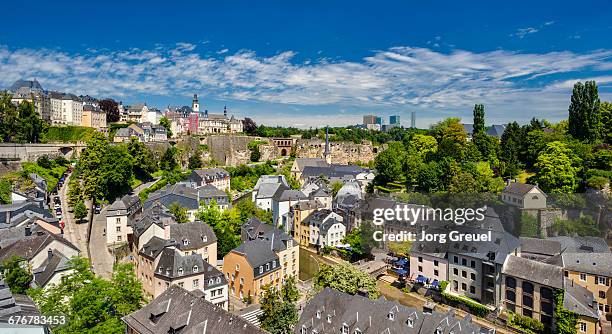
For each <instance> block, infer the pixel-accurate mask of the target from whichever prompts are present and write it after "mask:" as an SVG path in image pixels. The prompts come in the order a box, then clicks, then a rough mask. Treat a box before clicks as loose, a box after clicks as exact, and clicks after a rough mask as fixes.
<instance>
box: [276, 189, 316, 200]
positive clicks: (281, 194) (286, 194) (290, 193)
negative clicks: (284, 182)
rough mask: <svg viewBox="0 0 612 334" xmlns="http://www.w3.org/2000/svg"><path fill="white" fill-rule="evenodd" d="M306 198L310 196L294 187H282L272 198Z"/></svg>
mask: <svg viewBox="0 0 612 334" xmlns="http://www.w3.org/2000/svg"><path fill="white" fill-rule="evenodd" d="M306 198H308V196H306V195H305V194H304V193H303V192H301V191H300V190H293V189H280V190H279V191H276V192H275V193H274V195H273V196H272V199H274V200H275V201H277V202H286V201H298V200H303V199H306Z"/></svg>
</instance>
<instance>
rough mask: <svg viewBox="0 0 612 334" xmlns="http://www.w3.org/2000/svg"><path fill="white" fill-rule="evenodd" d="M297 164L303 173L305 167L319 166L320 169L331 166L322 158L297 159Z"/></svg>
mask: <svg viewBox="0 0 612 334" xmlns="http://www.w3.org/2000/svg"><path fill="white" fill-rule="evenodd" d="M295 163H296V165H297V168H298V169H299V170H301V171H303V170H304V168H305V167H309V166H318V167H325V166H329V164H328V163H327V162H326V161H325V159H322V158H296V159H295Z"/></svg>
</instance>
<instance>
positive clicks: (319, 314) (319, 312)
mask: <svg viewBox="0 0 612 334" xmlns="http://www.w3.org/2000/svg"><path fill="white" fill-rule="evenodd" d="M317 319H321V311H317Z"/></svg>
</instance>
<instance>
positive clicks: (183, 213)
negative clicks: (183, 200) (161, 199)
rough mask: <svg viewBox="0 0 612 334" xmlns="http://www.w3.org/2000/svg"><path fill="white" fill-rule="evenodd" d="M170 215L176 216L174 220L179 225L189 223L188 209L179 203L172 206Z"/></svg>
mask: <svg viewBox="0 0 612 334" xmlns="http://www.w3.org/2000/svg"><path fill="white" fill-rule="evenodd" d="M169 210H170V213H171V214H172V215H174V220H176V222H177V223H179V224H182V223H186V222H188V221H189V217H188V216H187V209H185V208H184V207H182V206H181V205H180V204H178V202H174V203H172V204H170V208H169Z"/></svg>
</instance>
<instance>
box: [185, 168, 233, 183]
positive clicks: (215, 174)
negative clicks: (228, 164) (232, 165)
mask: <svg viewBox="0 0 612 334" xmlns="http://www.w3.org/2000/svg"><path fill="white" fill-rule="evenodd" d="M229 176H230V174H229V172H228V171H226V170H225V169H223V168H205V169H196V170H194V171H193V172H191V174H190V175H189V179H190V180H197V181H201V180H205V181H213V180H218V179H223V178H226V177H229Z"/></svg>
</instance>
